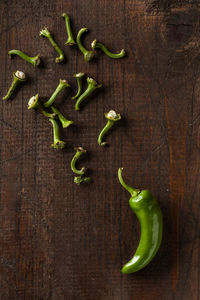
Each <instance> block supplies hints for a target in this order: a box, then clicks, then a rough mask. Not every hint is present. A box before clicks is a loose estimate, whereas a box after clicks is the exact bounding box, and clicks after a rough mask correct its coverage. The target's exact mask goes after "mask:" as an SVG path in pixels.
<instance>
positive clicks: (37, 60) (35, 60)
mask: <svg viewBox="0 0 200 300" xmlns="http://www.w3.org/2000/svg"><path fill="white" fill-rule="evenodd" d="M8 54H9V55H10V56H12V55H18V56H19V57H21V58H22V59H24V60H25V61H27V62H29V63H30V64H32V65H33V66H34V67H37V66H38V65H39V64H40V54H38V55H36V56H34V57H31V56H28V55H27V54H25V53H23V52H22V51H20V50H10V51H9V52H8Z"/></svg>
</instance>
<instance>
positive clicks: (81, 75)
mask: <svg viewBox="0 0 200 300" xmlns="http://www.w3.org/2000/svg"><path fill="white" fill-rule="evenodd" d="M84 75H85V74H84V73H78V74H75V75H74V78H76V80H77V84H78V91H77V93H76V95H75V96H74V97H72V99H77V98H78V97H79V96H80V94H81V92H82V79H83V76H84Z"/></svg>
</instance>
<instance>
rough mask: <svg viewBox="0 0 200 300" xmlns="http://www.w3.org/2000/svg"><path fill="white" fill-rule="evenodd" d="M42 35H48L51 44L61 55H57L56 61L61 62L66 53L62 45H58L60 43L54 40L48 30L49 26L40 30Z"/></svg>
mask: <svg viewBox="0 0 200 300" xmlns="http://www.w3.org/2000/svg"><path fill="white" fill-rule="evenodd" d="M40 36H44V37H47V38H48V40H49V41H50V43H51V45H52V46H53V47H54V49H55V50H56V51H57V53H58V54H59V57H56V60H55V61H56V63H60V62H62V61H63V60H64V53H63V51H62V50H61V49H60V47H59V46H58V44H56V42H55V41H54V39H53V37H52V35H51V33H50V31H49V30H48V28H44V29H42V30H41V31H40Z"/></svg>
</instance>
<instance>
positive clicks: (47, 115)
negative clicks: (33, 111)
mask: <svg viewBox="0 0 200 300" xmlns="http://www.w3.org/2000/svg"><path fill="white" fill-rule="evenodd" d="M38 109H39V110H40V111H41V113H42V114H43V115H44V116H45V117H47V118H50V119H53V118H55V116H56V114H55V113H53V114H51V113H49V112H48V111H46V110H45V109H44V107H43V106H42V104H41V103H39V105H38Z"/></svg>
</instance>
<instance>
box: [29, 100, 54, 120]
mask: <svg viewBox="0 0 200 300" xmlns="http://www.w3.org/2000/svg"><path fill="white" fill-rule="evenodd" d="M32 108H36V109H39V110H40V112H41V113H42V114H43V115H44V116H45V117H47V118H51V119H53V118H54V117H55V116H56V114H55V113H53V114H50V113H48V111H46V110H45V109H44V107H43V105H42V103H41V102H40V100H39V94H36V95H35V96H32V97H31V98H30V99H29V101H28V109H32Z"/></svg>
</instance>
